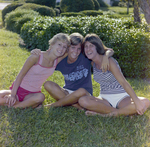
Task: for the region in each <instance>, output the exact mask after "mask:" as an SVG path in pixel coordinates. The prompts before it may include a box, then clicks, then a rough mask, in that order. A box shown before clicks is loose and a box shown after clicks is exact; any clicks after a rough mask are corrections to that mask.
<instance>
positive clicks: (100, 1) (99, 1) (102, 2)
mask: <svg viewBox="0 0 150 147" xmlns="http://www.w3.org/2000/svg"><path fill="white" fill-rule="evenodd" d="M97 1H98V3H99V5H100V7H109V5H108V4H107V3H105V2H104V1H103V0H97Z"/></svg>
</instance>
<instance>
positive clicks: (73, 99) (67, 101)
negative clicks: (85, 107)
mask: <svg viewBox="0 0 150 147" xmlns="http://www.w3.org/2000/svg"><path fill="white" fill-rule="evenodd" d="M84 95H90V94H89V93H88V92H87V91H86V90H85V89H83V88H79V89H78V90H76V91H74V92H73V93H71V94H68V95H67V96H65V97H64V98H62V99H60V100H59V101H57V102H55V103H53V104H52V105H51V106H53V107H60V106H68V105H72V104H75V103H77V102H78V100H79V98H80V97H82V96H84Z"/></svg>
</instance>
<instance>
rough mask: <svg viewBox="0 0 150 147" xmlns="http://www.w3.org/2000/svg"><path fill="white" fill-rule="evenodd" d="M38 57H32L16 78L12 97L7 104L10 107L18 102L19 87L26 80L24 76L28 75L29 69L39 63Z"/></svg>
mask: <svg viewBox="0 0 150 147" xmlns="http://www.w3.org/2000/svg"><path fill="white" fill-rule="evenodd" d="M38 58H39V57H38V56H36V55H31V56H30V57H29V58H28V59H27V60H26V62H25V64H24V65H23V67H22V69H21V71H20V72H19V74H18V75H17V77H16V80H15V82H14V85H13V88H12V90H11V96H10V97H9V99H8V101H7V103H8V104H9V106H12V105H13V104H14V103H15V102H16V93H17V90H18V87H19V86H20V84H21V82H22V79H23V78H24V76H25V75H26V73H27V72H28V71H29V69H30V68H31V67H32V66H33V65H34V64H36V63H37V61H38Z"/></svg>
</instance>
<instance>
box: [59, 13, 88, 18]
mask: <svg viewBox="0 0 150 147" xmlns="http://www.w3.org/2000/svg"><path fill="white" fill-rule="evenodd" d="M60 16H66V17H70V16H85V14H83V13H81V12H66V13H61V14H60Z"/></svg>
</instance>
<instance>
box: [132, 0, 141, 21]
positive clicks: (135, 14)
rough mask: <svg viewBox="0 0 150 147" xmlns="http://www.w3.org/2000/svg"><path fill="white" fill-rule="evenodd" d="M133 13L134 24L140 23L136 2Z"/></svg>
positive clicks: (135, 2)
mask: <svg viewBox="0 0 150 147" xmlns="http://www.w3.org/2000/svg"><path fill="white" fill-rule="evenodd" d="M133 13H134V22H139V23H141V18H140V14H139V7H138V2H137V1H136V0H135V1H134V9H133Z"/></svg>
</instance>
